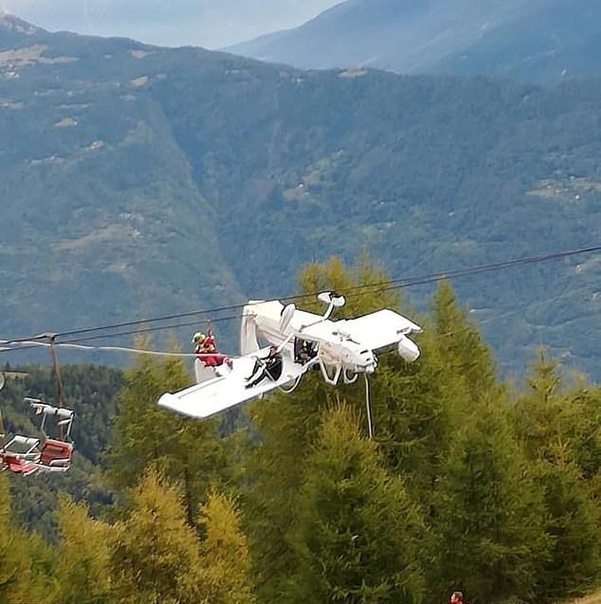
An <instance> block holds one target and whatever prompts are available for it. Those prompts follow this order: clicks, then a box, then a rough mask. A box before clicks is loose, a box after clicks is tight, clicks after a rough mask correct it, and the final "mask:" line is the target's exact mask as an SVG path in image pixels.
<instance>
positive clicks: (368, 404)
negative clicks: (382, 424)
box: [363, 373, 374, 439]
mask: <svg viewBox="0 0 601 604" xmlns="http://www.w3.org/2000/svg"><path fill="white" fill-rule="evenodd" d="M363 375H364V376H365V408H366V411H367V431H368V434H369V438H370V439H372V438H373V437H374V425H373V419H372V414H371V399H370V397H369V378H368V377H367V373H364V374H363Z"/></svg>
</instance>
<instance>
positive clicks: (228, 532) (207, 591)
mask: <svg viewBox="0 0 601 604" xmlns="http://www.w3.org/2000/svg"><path fill="white" fill-rule="evenodd" d="M198 524H199V526H200V527H202V531H203V539H202V542H201V544H200V553H201V565H202V580H201V595H202V601H203V602H206V603H207V604H254V602H255V601H256V600H255V595H254V585H253V581H252V573H251V558H250V551H249V547H248V542H247V539H246V536H245V534H244V532H243V530H242V526H241V520H240V514H239V511H238V509H237V506H236V503H235V501H234V499H233V498H232V497H231V496H228V495H224V494H222V493H218V492H217V491H215V490H213V491H211V492H210V493H209V496H208V498H207V502H206V503H205V504H204V505H203V506H201V512H200V520H199V522H198Z"/></svg>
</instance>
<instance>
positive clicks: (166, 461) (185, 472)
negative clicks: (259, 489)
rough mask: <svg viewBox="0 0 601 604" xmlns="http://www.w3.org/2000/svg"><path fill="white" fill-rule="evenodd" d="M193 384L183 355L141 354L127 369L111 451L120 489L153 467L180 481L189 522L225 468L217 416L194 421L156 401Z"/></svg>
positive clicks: (112, 470)
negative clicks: (211, 485)
mask: <svg viewBox="0 0 601 604" xmlns="http://www.w3.org/2000/svg"><path fill="white" fill-rule="evenodd" d="M142 345H143V343H139V344H138V347H141V346H142ZM192 382H193V378H192V377H191V376H190V374H189V373H188V372H187V370H186V367H185V365H184V363H183V361H182V360H181V359H175V360H173V359H172V358H167V359H166V360H164V359H161V360H156V358H155V357H150V356H147V355H140V356H139V357H138V358H136V359H135V363H134V365H133V367H131V368H130V369H128V370H127V371H126V385H125V387H124V388H123V390H122V391H121V393H120V397H119V403H120V404H119V414H118V416H117V417H116V419H115V424H114V431H115V445H114V447H113V449H112V451H111V452H110V454H109V464H110V465H109V475H110V477H111V479H112V481H113V484H114V485H115V486H116V487H118V488H125V487H128V486H129V485H131V484H135V483H136V482H137V481H138V479H139V478H140V476H141V475H142V474H143V473H144V471H145V469H146V468H147V467H149V466H153V467H155V468H157V469H159V470H160V472H161V473H163V474H164V475H165V476H168V477H169V478H170V479H171V480H173V481H177V482H179V483H181V485H182V486H183V489H184V494H185V505H186V513H187V518H188V521H189V523H190V524H193V523H194V520H195V516H196V510H197V508H198V505H199V503H201V502H202V501H203V500H204V497H205V493H206V490H207V488H208V486H209V484H211V483H212V481H214V480H215V481H218V480H219V478H220V471H221V470H222V469H223V468H224V466H225V458H224V448H223V443H222V442H221V439H220V438H219V435H218V433H217V426H218V424H217V422H218V420H207V421H202V422H194V421H190V420H189V419H188V418H184V417H182V416H179V415H177V414H175V413H172V412H169V411H166V410H164V409H161V408H160V407H159V406H158V405H157V401H158V399H159V397H160V395H161V394H163V393H164V392H167V391H174V390H177V389H181V388H183V387H185V386H188V385H190V384H191V383H192Z"/></svg>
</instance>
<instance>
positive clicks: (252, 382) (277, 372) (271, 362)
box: [245, 346, 284, 388]
mask: <svg viewBox="0 0 601 604" xmlns="http://www.w3.org/2000/svg"><path fill="white" fill-rule="evenodd" d="M283 369H284V361H283V360H282V355H281V353H279V352H278V349H277V348H276V347H275V346H270V347H269V353H268V355H267V356H266V357H264V358H257V360H256V361H255V366H254V367H253V371H252V373H251V374H250V375H249V376H248V377H247V378H246V381H247V382H248V384H246V386H245V388H252V387H253V386H256V385H257V384H258V383H259V382H262V381H263V380H264V379H265V378H266V377H268V378H269V379H271V380H273V381H274V382H275V381H276V380H278V379H279V378H280V376H281V375H282V370H283ZM255 376H256V377H255ZM253 378H254V379H253Z"/></svg>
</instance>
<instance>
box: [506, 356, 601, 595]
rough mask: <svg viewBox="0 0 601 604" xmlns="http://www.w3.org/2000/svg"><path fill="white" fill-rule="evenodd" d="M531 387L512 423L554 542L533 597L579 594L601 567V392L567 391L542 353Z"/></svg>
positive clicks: (590, 389) (555, 365) (582, 385)
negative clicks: (600, 488)
mask: <svg viewBox="0 0 601 604" xmlns="http://www.w3.org/2000/svg"><path fill="white" fill-rule="evenodd" d="M527 381H528V386H529V391H528V392H526V393H524V394H523V395H521V396H520V397H519V398H518V400H517V401H516V403H515V405H513V406H512V410H513V413H514V421H515V425H516V428H517V432H518V434H519V436H520V440H521V443H522V446H523V449H524V451H525V452H526V454H527V456H528V459H529V460H530V465H531V467H532V468H534V469H535V470H536V476H537V482H538V484H539V487H540V489H541V490H542V493H543V496H544V502H545V506H546V515H545V519H546V522H545V530H546V532H547V533H548V534H549V535H550V537H551V540H552V547H551V550H550V553H549V557H548V558H547V559H545V560H544V562H543V565H542V567H541V569H540V579H539V589H538V593H537V595H538V597H539V599H540V600H541V601H544V600H551V599H553V597H554V596H555V595H556V594H557V593H561V594H562V595H565V596H569V595H578V594H581V593H584V592H585V591H586V590H587V589H588V588H589V587H590V586H591V585H593V584H594V583H595V582H596V581H597V580H598V578H599V575H600V571H601V558H600V556H601V554H600V551H601V532H600V527H599V520H600V517H599V510H598V506H597V501H598V497H597V494H598V491H597V485H598V484H599V483H598V475H599V461H600V460H601V436H600V433H601V412H600V410H599V406H598V404H599V402H601V397H599V395H598V389H595V388H593V387H592V386H590V385H587V384H585V383H580V384H579V385H578V386H577V387H576V388H574V389H568V388H565V387H564V385H563V383H562V378H561V376H560V374H559V363H558V361H557V360H556V359H552V358H548V355H547V354H546V352H545V350H544V349H541V350H539V353H538V356H537V359H536V362H535V363H534V364H533V366H532V369H531V373H530V375H529V376H528V380H527Z"/></svg>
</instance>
